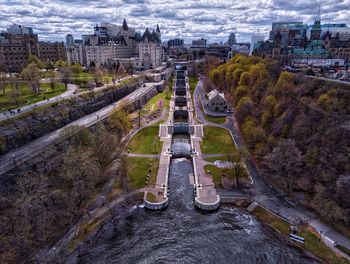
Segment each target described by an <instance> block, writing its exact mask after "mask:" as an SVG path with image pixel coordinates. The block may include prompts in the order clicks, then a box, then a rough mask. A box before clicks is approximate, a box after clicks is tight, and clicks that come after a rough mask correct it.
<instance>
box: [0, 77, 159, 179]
mask: <svg viewBox="0 0 350 264" xmlns="http://www.w3.org/2000/svg"><path fill="white" fill-rule="evenodd" d="M155 85H156V84H155V83H147V84H146V86H145V87H143V86H142V87H140V88H138V89H137V90H136V91H134V92H133V93H131V94H129V95H127V96H126V97H124V98H123V99H122V100H119V101H118V102H116V103H113V104H111V105H109V106H106V107H104V108H102V109H100V110H99V111H97V112H94V113H92V114H89V115H86V116H84V117H82V118H80V119H78V120H76V121H74V122H72V123H70V124H68V125H66V126H64V127H62V128H60V129H57V130H55V131H53V132H51V133H49V134H46V135H45V136H42V137H40V138H37V139H35V140H33V141H32V142H30V143H28V144H26V145H23V146H21V147H20V148H17V149H15V150H12V151H10V152H8V153H6V154H5V155H2V156H0V175H2V174H3V173H5V172H7V171H8V170H10V169H12V168H14V167H15V166H17V165H19V164H21V163H23V162H25V161H27V160H29V159H31V158H33V157H35V156H37V155H38V154H40V153H41V152H43V151H44V150H45V149H46V147H48V146H50V144H53V143H57V142H59V141H61V140H64V138H62V137H60V134H61V132H62V131H63V130H65V129H66V128H68V127H70V126H82V127H89V126H92V125H94V124H95V123H97V122H99V121H101V120H102V119H104V118H107V117H108V116H109V114H110V113H111V112H112V111H113V110H114V109H115V108H119V107H120V106H121V105H122V102H123V101H128V102H133V101H135V100H137V99H138V98H140V97H142V96H143V95H144V94H146V93H147V92H149V91H150V90H151V89H153V88H154V86H155Z"/></svg>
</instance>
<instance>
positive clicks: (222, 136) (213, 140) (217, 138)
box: [201, 126, 237, 154]
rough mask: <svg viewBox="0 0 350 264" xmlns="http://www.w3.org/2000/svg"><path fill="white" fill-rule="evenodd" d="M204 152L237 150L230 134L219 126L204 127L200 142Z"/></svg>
mask: <svg viewBox="0 0 350 264" xmlns="http://www.w3.org/2000/svg"><path fill="white" fill-rule="evenodd" d="M201 150H202V153H204V154H228V153H234V152H236V151H237V149H236V146H235V145H234V143H233V140H232V138H231V134H230V133H229V132H228V131H227V130H226V129H223V128H220V127H209V126H205V127H204V138H203V141H202V143H201Z"/></svg>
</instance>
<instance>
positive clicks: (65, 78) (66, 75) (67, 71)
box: [60, 66, 73, 90]
mask: <svg viewBox="0 0 350 264" xmlns="http://www.w3.org/2000/svg"><path fill="white" fill-rule="evenodd" d="M60 74H61V81H62V82H63V83H64V86H65V89H66V90H67V86H68V83H69V82H71V79H72V74H73V72H72V68H71V67H69V66H65V67H63V68H61V69H60Z"/></svg>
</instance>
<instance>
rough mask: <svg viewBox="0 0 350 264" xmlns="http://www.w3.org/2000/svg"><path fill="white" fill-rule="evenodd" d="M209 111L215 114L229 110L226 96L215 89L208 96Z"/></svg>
mask: <svg viewBox="0 0 350 264" xmlns="http://www.w3.org/2000/svg"><path fill="white" fill-rule="evenodd" d="M207 99H208V101H207V106H208V109H209V110H211V111H215V112H225V111H226V110H227V102H226V100H225V95H224V94H223V93H220V92H219V91H218V90H216V89H214V90H212V91H211V92H210V93H208V95H207Z"/></svg>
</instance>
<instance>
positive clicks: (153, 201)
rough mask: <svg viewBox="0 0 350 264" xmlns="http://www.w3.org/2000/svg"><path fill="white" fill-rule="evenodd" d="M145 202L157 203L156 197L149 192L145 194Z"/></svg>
mask: <svg viewBox="0 0 350 264" xmlns="http://www.w3.org/2000/svg"><path fill="white" fill-rule="evenodd" d="M146 199H147V201H149V202H151V203H155V202H156V201H157V198H156V196H155V195H154V194H153V193H151V192H147V197H146Z"/></svg>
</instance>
